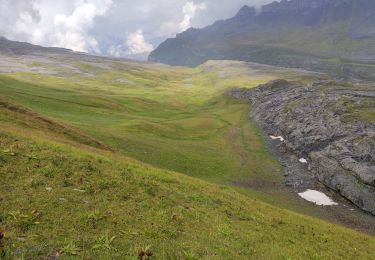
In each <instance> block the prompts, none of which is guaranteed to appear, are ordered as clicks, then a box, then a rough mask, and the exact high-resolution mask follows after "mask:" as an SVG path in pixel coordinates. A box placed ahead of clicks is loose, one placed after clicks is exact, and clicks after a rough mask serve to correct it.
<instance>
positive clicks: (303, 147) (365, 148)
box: [228, 80, 375, 215]
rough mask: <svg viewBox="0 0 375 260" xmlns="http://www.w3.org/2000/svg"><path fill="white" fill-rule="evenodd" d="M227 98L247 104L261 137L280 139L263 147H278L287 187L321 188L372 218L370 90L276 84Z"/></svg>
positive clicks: (374, 170) (374, 129) (374, 93)
mask: <svg viewBox="0 0 375 260" xmlns="http://www.w3.org/2000/svg"><path fill="white" fill-rule="evenodd" d="M228 94H229V95H230V96H232V97H234V98H236V99H246V100H249V101H250V102H251V104H252V110H251V118H252V119H253V120H254V121H255V122H256V123H257V124H258V125H259V126H260V127H261V128H262V129H263V131H264V133H265V134H266V135H272V136H282V137H283V138H284V139H285V140H284V141H283V142H278V141H272V142H270V144H269V145H271V146H277V147H278V149H277V153H278V154H277V155H278V158H281V159H280V161H281V163H282V164H283V166H284V167H285V169H286V170H285V177H286V179H285V184H286V185H287V186H291V187H293V188H294V189H297V190H299V191H301V190H303V189H306V188H317V187H319V185H320V186H321V185H322V184H324V185H325V186H326V187H328V188H330V189H333V190H335V191H337V192H338V193H340V194H341V195H342V196H343V197H345V198H346V199H347V200H349V201H351V202H352V203H354V204H355V205H356V206H358V207H359V208H361V209H362V210H364V211H366V212H369V213H371V214H373V215H375V158H374V155H375V123H374V121H373V113H374V111H375V85H371V84H359V83H358V84H355V85H354V84H351V83H341V82H333V81H318V82H316V83H313V84H309V85H301V84H298V83H291V82H288V81H285V80H276V81H271V82H269V83H267V84H265V85H260V86H259V87H257V88H255V89H241V88H237V89H232V90H230V91H229V92H228ZM273 150H275V149H273ZM299 158H306V159H307V162H308V163H307V164H302V163H299V162H298V160H299Z"/></svg>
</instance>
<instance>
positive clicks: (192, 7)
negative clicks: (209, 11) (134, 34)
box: [155, 1, 207, 37]
mask: <svg viewBox="0 0 375 260" xmlns="http://www.w3.org/2000/svg"><path fill="white" fill-rule="evenodd" d="M206 8H207V5H206V3H204V2H203V3H194V2H192V1H188V2H186V3H185V4H184V5H183V6H182V8H181V11H182V20H181V18H179V19H180V20H179V21H178V22H176V21H172V20H171V21H167V22H164V23H162V24H161V26H160V27H159V29H158V30H157V31H156V34H155V35H156V36H158V37H170V36H173V35H174V34H176V33H180V32H183V31H185V30H187V29H189V28H190V27H192V20H193V19H194V17H195V16H196V14H197V13H198V11H203V10H205V9H206Z"/></svg>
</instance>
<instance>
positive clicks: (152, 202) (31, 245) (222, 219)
mask: <svg viewBox="0 0 375 260" xmlns="http://www.w3.org/2000/svg"><path fill="white" fill-rule="evenodd" d="M0 115H1V117H0V122H1V125H2V126H3V127H2V128H1V130H0V161H1V164H0V175H1V181H0V189H1V191H2V192H1V195H0V202H1V203H0V205H1V211H0V230H1V232H3V233H4V234H5V237H4V238H3V239H2V240H1V247H0V253H1V255H2V258H5V259H14V258H16V259H30V258H32V259H39V258H43V257H48V256H50V257H56V256H61V257H62V258H63V259H70V258H72V257H77V258H79V259H93V258H95V259H98V258H99V259H113V258H117V259H135V258H137V257H138V256H140V255H149V256H151V255H152V257H151V258H154V259H177V258H182V259H198V258H199V259H200V258H219V259H229V258H231V259H233V258H240V259H249V258H253V259H306V258H312V259H343V258H347V259H353V258H356V259H370V258H371V257H372V253H373V251H374V250H375V239H374V238H373V237H369V236H366V235H363V234H360V233H357V232H355V231H352V230H348V229H345V228H342V227H339V226H336V225H333V224H328V223H326V222H323V221H320V220H316V219H313V218H310V217H304V216H301V215H298V214H295V213H292V212H289V211H286V210H282V209H279V208H276V207H273V206H270V205H267V204H265V203H263V202H261V201H259V200H255V199H252V198H249V197H247V196H244V195H241V194H239V193H237V192H236V191H234V190H232V189H231V188H228V187H227V186H218V185H213V184H210V183H208V182H205V181H200V180H198V179H194V178H191V177H187V176H184V175H181V174H179V173H175V172H170V171H165V170H161V169H158V168H155V167H152V166H149V165H146V164H143V163H141V162H139V161H135V160H133V159H129V158H127V157H124V156H123V155H121V154H119V153H114V152H110V151H107V150H106V149H105V148H102V149H98V148H95V147H92V146H90V145H87V144H85V142H84V140H85V138H81V135H80V134H77V136H76V137H75V138H72V134H66V133H64V132H59V131H57V130H56V129H57V128H58V127H55V124H54V122H53V121H51V124H50V125H49V128H45V126H44V125H43V124H44V123H43V122H44V120H43V117H42V119H41V118H35V117H30V116H25V115H23V113H19V112H14V111H13V110H9V109H6V108H1V109H0ZM38 125H39V126H40V128H37V127H36V126H38ZM145 258H146V257H145Z"/></svg>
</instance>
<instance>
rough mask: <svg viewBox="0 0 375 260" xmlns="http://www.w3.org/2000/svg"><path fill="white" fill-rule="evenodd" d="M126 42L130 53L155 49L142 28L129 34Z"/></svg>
mask: <svg viewBox="0 0 375 260" xmlns="http://www.w3.org/2000/svg"><path fill="white" fill-rule="evenodd" d="M126 44H127V46H128V52H129V54H140V53H147V52H151V51H152V50H153V49H154V46H152V44H151V43H148V42H147V41H146V40H145V37H144V36H143V31H142V30H137V31H135V32H133V33H131V34H129V35H128V39H127V41H126Z"/></svg>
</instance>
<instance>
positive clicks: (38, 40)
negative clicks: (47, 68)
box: [0, 0, 112, 53]
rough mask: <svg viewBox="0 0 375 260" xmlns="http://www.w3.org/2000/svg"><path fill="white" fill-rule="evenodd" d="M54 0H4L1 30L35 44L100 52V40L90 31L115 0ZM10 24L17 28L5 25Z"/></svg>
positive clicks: (11, 36)
mask: <svg viewBox="0 0 375 260" xmlns="http://www.w3.org/2000/svg"><path fill="white" fill-rule="evenodd" d="M53 2H54V3H52V4H51V1H48V0H31V1H27V0H16V1H15V4H14V3H13V1H12V2H11V1H10V0H0V7H1V8H3V7H4V9H1V10H0V14H1V17H0V24H2V26H0V34H2V35H4V36H6V37H9V38H10V39H16V40H23V41H28V42H31V43H34V44H40V45H46V46H54V47H63V48H69V49H72V50H75V51H83V52H94V53H99V52H100V50H99V46H98V42H97V40H96V39H95V38H94V37H92V36H90V34H89V31H90V29H92V28H93V25H94V20H95V18H96V17H98V16H103V15H104V14H105V13H106V12H107V10H108V9H109V7H110V6H111V4H112V0H70V1H65V2H64V3H63V4H61V2H60V4H59V2H57V3H56V1H53ZM3 15H4V16H3ZM12 16H13V17H12ZM4 22H5V23H4ZM10 24H14V25H15V26H14V28H12V29H7V28H5V26H4V25H6V26H8V27H11V26H9V25H10Z"/></svg>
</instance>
